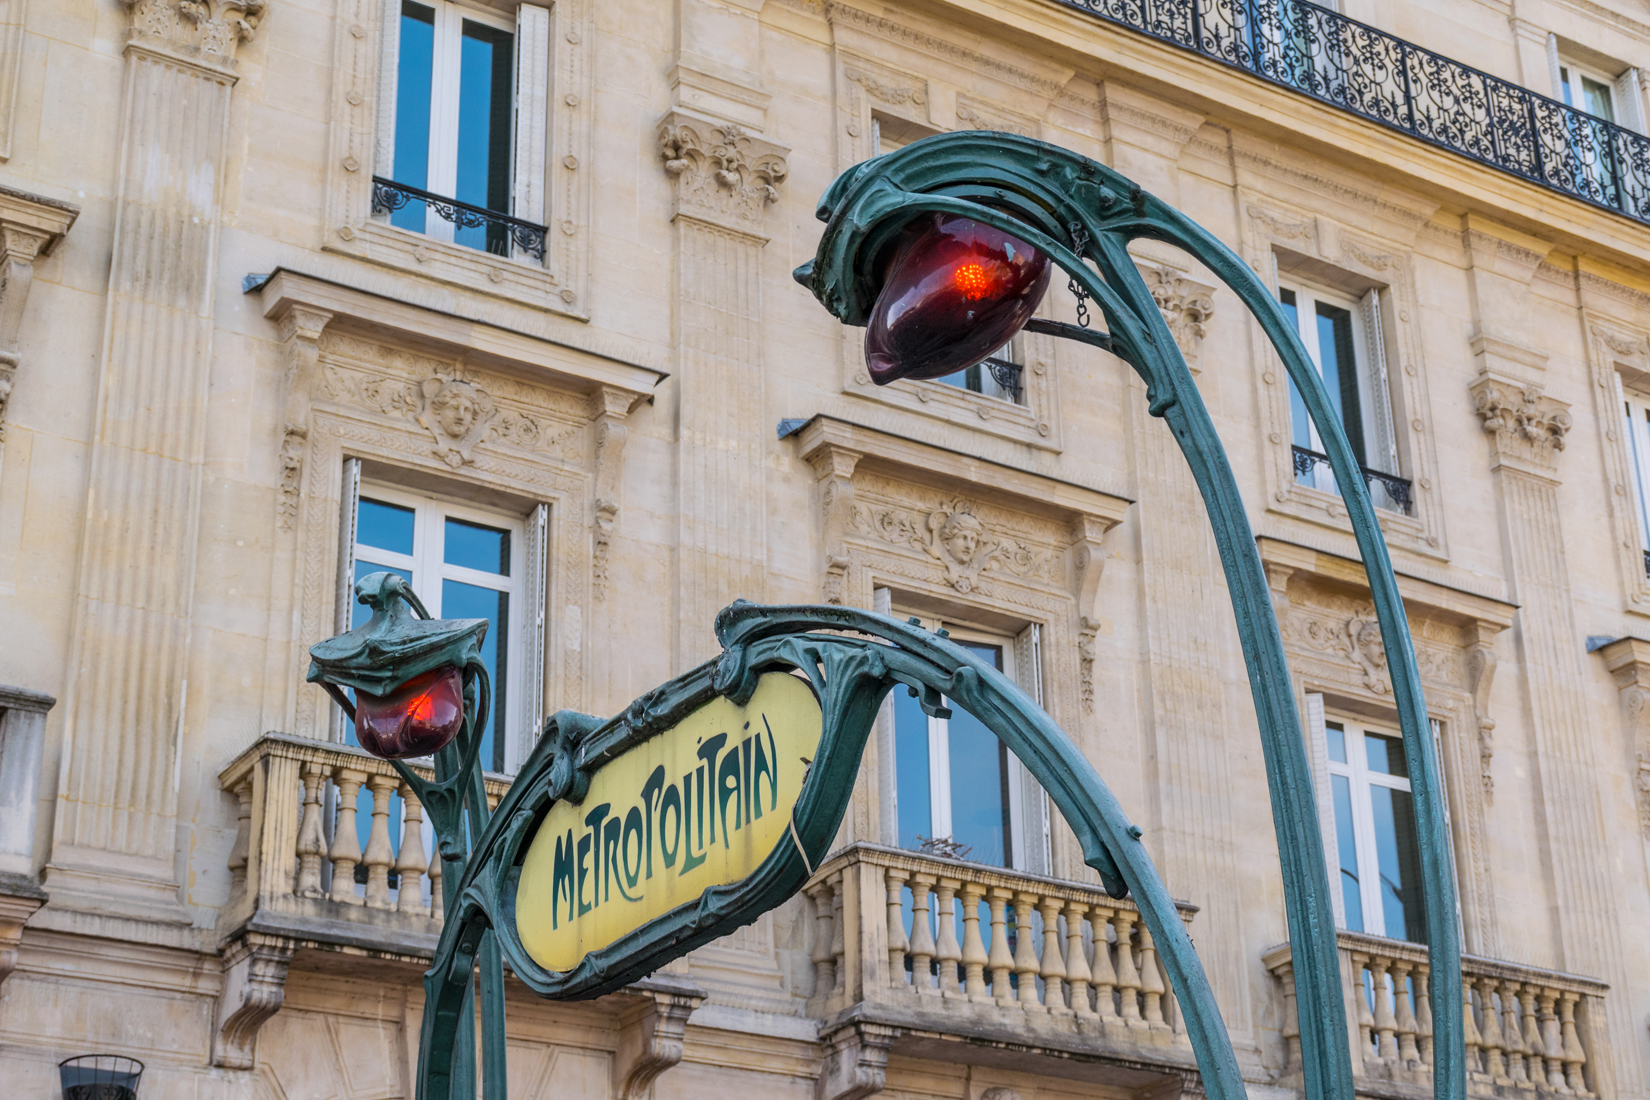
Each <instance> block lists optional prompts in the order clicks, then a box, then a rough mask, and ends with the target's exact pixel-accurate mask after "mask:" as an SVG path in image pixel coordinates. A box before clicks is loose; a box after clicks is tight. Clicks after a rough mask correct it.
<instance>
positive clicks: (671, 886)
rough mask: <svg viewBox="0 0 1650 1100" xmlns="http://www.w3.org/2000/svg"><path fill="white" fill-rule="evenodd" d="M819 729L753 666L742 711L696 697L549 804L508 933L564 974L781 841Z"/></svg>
mask: <svg viewBox="0 0 1650 1100" xmlns="http://www.w3.org/2000/svg"><path fill="white" fill-rule="evenodd" d="M822 728H823V720H822V715H821V713H820V709H819V703H818V701H817V700H816V699H815V698H814V694H813V691H812V690H811V689H810V688H809V687H808V685H807V683H806V682H804V681H803V680H800V679H798V678H797V677H795V676H792V675H790V674H789V673H784V672H769V673H764V674H763V675H762V677H761V678H760V679H759V680H758V681H757V687H756V693H755V694H754V695H752V696H751V700H750V702H749V703H748V704H746V705H745V706H743V707H739V706H735V705H734V704H733V703H731V702H730V701H728V700H727V699H724V698H718V699H715V700H714V701H712V702H710V703H707V704H706V705H705V706H703V707H700V708H699V709H698V710H696V711H694V712H693V713H692V714H690V715H688V717H687V718H685V719H683V720H682V721H681V722H680V723H679V724H678V725H676V726H674V727H672V728H671V729H669V730H667V731H666V732H664V733H661V734H659V735H658V736H656V737H653V738H650V739H649V740H647V741H645V742H643V743H642V744H640V745H637V746H636V747H635V748H633V749H630V750H629V751H628V752H625V753H624V754H622V755H620V756H619V757H617V758H615V759H614V760H612V761H610V762H608V763H607V764H606V765H604V766H603V767H602V768H601V769H600V770H599V771H597V772H596V774H595V775H594V776H593V777H592V778H591V781H590V793H589V794H587V795H586V796H585V798H584V801H583V802H582V803H580V804H579V805H577V806H575V805H573V804H572V803H569V802H558V803H557V804H556V805H555V806H553V807H551V809H550V812H549V813H548V814H546V815H545V819H544V821H543V823H542V824H541V825H540V826H539V831H538V833H537V835H536V836H534V838H533V842H532V844H531V845H530V846H529V847H528V849H527V855H526V857H525V859H524V860H523V862H522V867H521V879H520V882H519V885H518V887H517V891H516V931H517V933H518V934H519V935H520V936H521V943H522V946H523V947H524V948H526V949H527V953H528V954H529V955H531V956H532V958H533V961H534V962H537V963H538V964H539V965H540V966H542V967H544V968H545V969H546V970H557V971H563V972H565V971H568V970H571V969H573V967H575V966H577V965H578V963H579V961H580V960H581V959H583V958H584V957H585V956H586V955H588V954H589V953H590V952H592V951H596V950H599V949H600V948H603V947H606V946H607V945H608V944H611V943H614V942H616V941H617V940H619V939H621V938H623V937H624V936H625V935H626V934H628V933H630V932H633V931H635V930H636V929H638V928H640V927H641V926H642V925H644V924H646V923H647V922H648V921H650V920H653V919H654V918H655V917H661V916H663V915H664V914H666V913H668V912H670V911H671V910H672V909H675V908H676V907H677V906H678V905H681V904H682V903H684V902H689V901H693V900H695V899H697V898H698V897H699V895H700V894H702V893H704V892H705V890H706V889H707V888H709V887H711V886H725V885H727V884H729V883H734V882H738V881H739V880H740V879H742V878H744V877H745V876H747V875H749V874H750V873H751V872H752V871H754V870H756V868H757V867H759V866H760V865H761V863H762V861H763V860H764V859H766V858H767V857H768V854H769V853H770V852H772V851H773V849H774V847H775V846H776V845H778V844H779V843H780V842H781V841H783V842H784V843H787V844H788V843H791V841H790V839H789V835H788V834H789V830H790V820H791V809H792V807H793V806H795V805H796V800H797V798H798V797H800V796H801V794H802V780H803V777H804V775H805V774H806V770H807V764H806V763H805V761H808V760H812V759H813V758H814V754H815V753H816V752H817V751H818V749H819V738H820V734H821V730H822Z"/></svg>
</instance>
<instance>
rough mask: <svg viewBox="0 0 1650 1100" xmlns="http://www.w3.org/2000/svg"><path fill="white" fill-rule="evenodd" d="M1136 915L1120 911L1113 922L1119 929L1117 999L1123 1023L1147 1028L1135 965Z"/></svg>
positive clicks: (1124, 910) (1138, 974) (1138, 976)
mask: <svg viewBox="0 0 1650 1100" xmlns="http://www.w3.org/2000/svg"><path fill="white" fill-rule="evenodd" d="M1136 919H1137V917H1136V914H1134V913H1133V912H1131V911H1130V910H1127V909H1119V910H1118V911H1117V916H1116V918H1115V919H1114V920H1113V926H1114V927H1115V928H1116V929H1117V997H1118V1001H1119V1002H1120V1003H1121V1006H1122V1009H1123V1023H1125V1024H1126V1025H1128V1026H1129V1027H1145V1026H1146V1021H1145V1019H1144V1018H1142V1017H1141V1015H1140V972H1139V971H1138V970H1136V969H1135V965H1134V922H1135V920H1136Z"/></svg>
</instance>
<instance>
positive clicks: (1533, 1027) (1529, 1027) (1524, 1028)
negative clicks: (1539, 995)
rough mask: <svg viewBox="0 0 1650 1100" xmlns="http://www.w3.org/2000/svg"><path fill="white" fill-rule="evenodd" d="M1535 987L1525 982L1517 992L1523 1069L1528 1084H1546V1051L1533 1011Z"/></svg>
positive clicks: (1538, 1022)
mask: <svg viewBox="0 0 1650 1100" xmlns="http://www.w3.org/2000/svg"><path fill="white" fill-rule="evenodd" d="M1535 992H1536V990H1535V986H1533V985H1531V984H1529V983H1528V982H1526V983H1525V984H1524V985H1523V987H1522V988H1520V989H1519V991H1518V1007H1519V1019H1520V1025H1521V1026H1520V1031H1521V1032H1522V1033H1523V1039H1524V1069H1525V1072H1526V1074H1527V1075H1528V1076H1529V1081H1530V1084H1532V1085H1535V1086H1536V1087H1537V1088H1539V1087H1541V1086H1542V1085H1545V1084H1546V1083H1547V1063H1546V1059H1545V1057H1544V1055H1545V1054H1546V1051H1545V1050H1544V1049H1543V1047H1542V1043H1541V1020H1540V1017H1539V1016H1537V1015H1536V1010H1535Z"/></svg>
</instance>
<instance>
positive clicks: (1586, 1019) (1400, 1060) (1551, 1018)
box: [1263, 931, 1608, 1098]
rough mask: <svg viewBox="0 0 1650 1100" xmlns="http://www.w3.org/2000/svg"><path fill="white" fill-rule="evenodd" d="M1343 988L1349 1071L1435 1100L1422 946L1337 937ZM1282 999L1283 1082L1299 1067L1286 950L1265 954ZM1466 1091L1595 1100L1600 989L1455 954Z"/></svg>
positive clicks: (1600, 1057)
mask: <svg viewBox="0 0 1650 1100" xmlns="http://www.w3.org/2000/svg"><path fill="white" fill-rule="evenodd" d="M1339 942H1340V957H1341V982H1342V986H1343V988H1345V989H1347V990H1348V997H1349V1001H1348V1005H1347V1024H1348V1027H1349V1028H1350V1029H1351V1031H1352V1050H1353V1059H1352V1069H1353V1073H1354V1074H1355V1075H1356V1076H1358V1077H1360V1078H1362V1079H1364V1080H1366V1081H1382V1082H1390V1083H1392V1084H1393V1085H1397V1086H1400V1088H1399V1089H1397V1090H1396V1091H1397V1092H1398V1093H1399V1094H1404V1095H1407V1093H1408V1092H1409V1091H1411V1090H1408V1089H1404V1088H1402V1087H1401V1086H1415V1088H1414V1090H1413V1091H1414V1092H1415V1093H1416V1094H1417V1095H1426V1096H1431V1095H1432V1001H1431V991H1430V987H1429V983H1428V965H1427V949H1426V946H1425V945H1424V944H1416V943H1407V942H1401V941H1397V940H1388V939H1383V938H1381V937H1379V936H1366V935H1363V934H1362V933H1358V932H1344V931H1343V932H1341V933H1339ZM1263 961H1264V962H1265V964H1266V967H1267V969H1268V970H1270V971H1271V972H1272V974H1273V976H1274V977H1275V978H1276V979H1277V981H1278V984H1279V986H1280V988H1281V990H1282V995H1283V998H1284V1006H1283V1027H1284V1041H1285V1043H1286V1045H1287V1059H1288V1066H1287V1069H1286V1071H1285V1073H1286V1076H1287V1075H1288V1074H1292V1073H1298V1072H1299V1069H1300V1028H1299V1025H1298V1022H1297V1020H1296V1015H1295V983H1294V968H1293V964H1292V962H1291V959H1290V953H1289V946H1288V945H1287V944H1284V945H1282V946H1279V947H1275V948H1273V949H1272V950H1271V951H1268V952H1267V953H1266V954H1265V955H1264V956H1263ZM1461 961H1462V975H1463V977H1462V986H1463V993H1464V998H1463V1001H1464V1003H1463V1005H1462V1010H1463V1012H1464V1013H1465V1025H1466V1026H1465V1029H1464V1030H1465V1033H1466V1048H1467V1087H1468V1090H1469V1091H1471V1092H1474V1093H1477V1094H1480V1095H1491V1096H1497V1095H1510V1094H1509V1093H1508V1092H1507V1090H1508V1089H1509V1088H1510V1089H1512V1090H1513V1091H1514V1092H1517V1093H1520V1094H1534V1093H1541V1094H1544V1095H1553V1096H1575V1097H1583V1098H1585V1097H1592V1096H1595V1095H1597V1093H1598V1090H1597V1089H1596V1088H1595V1086H1594V1083H1593V1068H1592V1067H1594V1066H1597V1065H1601V1064H1608V1059H1607V1057H1605V1055H1604V1052H1603V1051H1602V1050H1601V1049H1600V1047H1601V1046H1602V1043H1603V1038H1602V1033H1601V1032H1595V1031H1594V1029H1593V1028H1592V1027H1591V1026H1590V1022H1591V1020H1593V1019H1598V1020H1602V1019H1603V1018H1604V1017H1603V1015H1602V1013H1601V1009H1602V1007H1603V998H1604V994H1605V992H1606V991H1607V989H1608V986H1606V985H1605V984H1604V983H1603V982H1598V981H1594V980H1593V979H1591V978H1582V977H1577V976H1576V975H1573V974H1561V973H1558V972H1556V971H1552V970H1542V969H1539V968H1537V967H1532V966H1520V965H1518V964H1516V963H1509V962H1503V961H1501V960H1499V959H1486V958H1479V957H1476V956H1472V955H1465V956H1462V960H1461Z"/></svg>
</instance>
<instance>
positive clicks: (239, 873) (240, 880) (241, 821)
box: [229, 777, 252, 901]
mask: <svg viewBox="0 0 1650 1100" xmlns="http://www.w3.org/2000/svg"><path fill="white" fill-rule="evenodd" d="M234 793H235V801H236V803H237V804H236V807H235V846H234V847H232V848H230V849H229V897H230V899H231V901H234V900H238V899H239V898H240V897H241V896H242V895H244V894H245V892H246V865H247V860H248V857H249V855H250V853H251V850H252V779H251V777H248V778H246V779H243V780H241V782H240V783H238V784H236V786H235V791H234Z"/></svg>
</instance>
